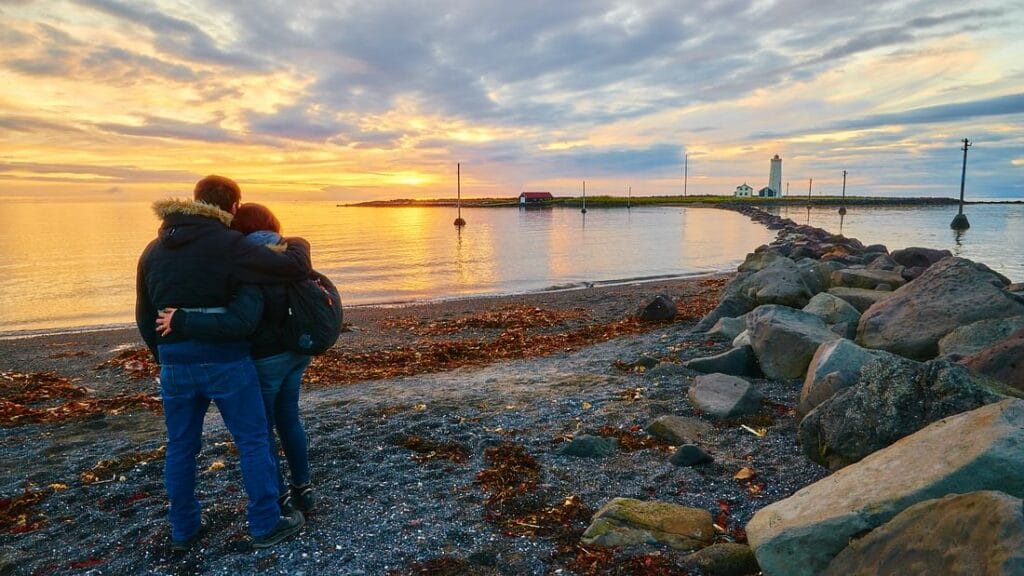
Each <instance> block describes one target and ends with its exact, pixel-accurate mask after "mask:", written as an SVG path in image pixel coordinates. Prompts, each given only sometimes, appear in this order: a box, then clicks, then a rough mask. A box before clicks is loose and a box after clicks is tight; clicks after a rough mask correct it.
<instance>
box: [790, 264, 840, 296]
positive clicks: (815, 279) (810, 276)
mask: <svg viewBox="0 0 1024 576" xmlns="http://www.w3.org/2000/svg"><path fill="white" fill-rule="evenodd" d="M796 266H797V268H798V269H799V270H800V274H801V275H802V277H803V279H804V284H806V285H807V288H809V289H810V291H811V293H812V294H817V293H818V292H822V291H824V290H828V288H829V286H830V285H831V282H832V272H834V271H836V270H838V269H840V268H842V264H841V263H839V262H834V261H825V262H822V261H819V260H812V259H810V258H804V259H802V260H799V261H797V263H796Z"/></svg>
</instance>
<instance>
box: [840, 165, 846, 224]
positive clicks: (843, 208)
mask: <svg viewBox="0 0 1024 576" xmlns="http://www.w3.org/2000/svg"><path fill="white" fill-rule="evenodd" d="M839 215H840V216H846V170H843V203H842V204H840V205H839ZM842 226H843V219H842V218H840V219H839V227H840V228H842Z"/></svg>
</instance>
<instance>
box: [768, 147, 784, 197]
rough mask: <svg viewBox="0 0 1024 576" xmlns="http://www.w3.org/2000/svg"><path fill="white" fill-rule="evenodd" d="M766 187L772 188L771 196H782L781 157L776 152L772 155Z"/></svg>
mask: <svg viewBox="0 0 1024 576" xmlns="http://www.w3.org/2000/svg"><path fill="white" fill-rule="evenodd" d="M768 187H769V188H771V189H772V196H774V197H776V198H778V197H779V196H782V158H780V157H779V155H778V154H776V155H775V156H772V171H771V172H770V173H769V175H768Z"/></svg>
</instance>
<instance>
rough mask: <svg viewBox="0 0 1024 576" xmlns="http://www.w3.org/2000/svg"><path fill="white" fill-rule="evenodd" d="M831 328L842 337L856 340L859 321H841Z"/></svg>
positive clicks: (830, 327)
mask: <svg viewBox="0 0 1024 576" xmlns="http://www.w3.org/2000/svg"><path fill="white" fill-rule="evenodd" d="M829 329H830V330H832V331H833V332H835V333H836V334H837V335H838V336H839V337H840V338H846V339H847V340H854V339H855V338H857V323H856V322H840V323H838V324H832V325H831V326H829Z"/></svg>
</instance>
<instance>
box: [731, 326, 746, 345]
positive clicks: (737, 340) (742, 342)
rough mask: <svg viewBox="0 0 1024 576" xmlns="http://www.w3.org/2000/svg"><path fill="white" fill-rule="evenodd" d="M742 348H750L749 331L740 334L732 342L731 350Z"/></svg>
mask: <svg viewBox="0 0 1024 576" xmlns="http://www.w3.org/2000/svg"><path fill="white" fill-rule="evenodd" d="M744 346H750V330H744V331H743V332H740V334H739V336H737V337H736V338H735V339H733V341H732V347H733V348H742V347H744Z"/></svg>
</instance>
